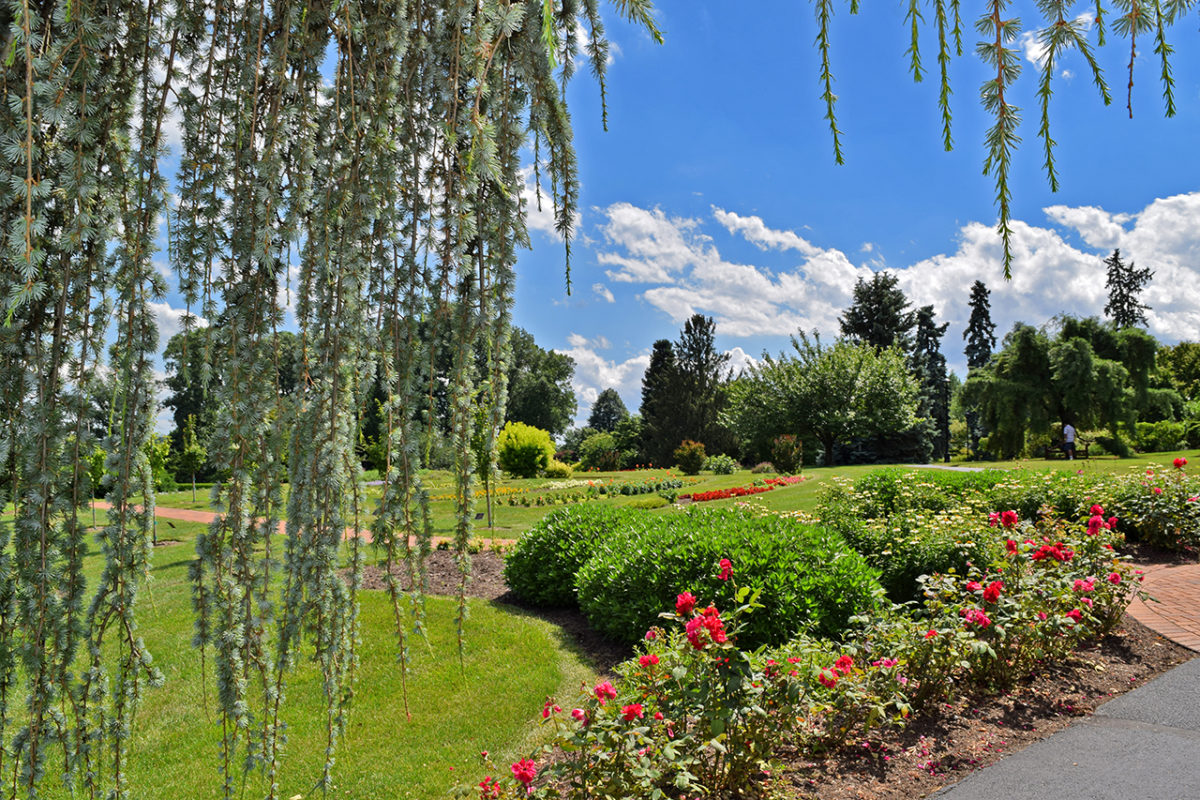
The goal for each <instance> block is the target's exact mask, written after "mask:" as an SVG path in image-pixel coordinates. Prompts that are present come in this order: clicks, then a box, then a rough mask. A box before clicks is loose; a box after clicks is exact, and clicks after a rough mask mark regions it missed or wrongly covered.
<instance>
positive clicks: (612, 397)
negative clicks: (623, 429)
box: [587, 388, 629, 433]
mask: <svg viewBox="0 0 1200 800" xmlns="http://www.w3.org/2000/svg"><path fill="white" fill-rule="evenodd" d="M628 417H629V410H628V409H627V408H625V402H624V401H623V400H621V395H619V394H617V390H616V389H612V388H608V389H605V390H604V391H602V392H601V393H600V395H599V396H598V397H597V398H596V402H594V403H592V413H591V414H590V415H589V416H588V421H587V424H588V427H589V428H595V429H596V430H598V431H600V432H601V433H612V432H613V431H615V430H616V429H617V425H619V424H621V421H622V420H624V419H627V418H628Z"/></svg>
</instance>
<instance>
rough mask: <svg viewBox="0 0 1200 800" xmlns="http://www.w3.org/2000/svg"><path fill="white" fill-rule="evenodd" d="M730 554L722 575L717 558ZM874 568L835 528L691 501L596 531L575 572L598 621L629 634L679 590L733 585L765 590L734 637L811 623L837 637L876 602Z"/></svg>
mask: <svg viewBox="0 0 1200 800" xmlns="http://www.w3.org/2000/svg"><path fill="white" fill-rule="evenodd" d="M723 558H728V559H730V560H731V561H732V562H733V580H732V581H730V582H728V583H723V582H722V581H720V580H719V579H718V577H717V569H716V565H717V564H718V563H719V562H720V560H721V559H723ZM876 574H877V573H876V572H875V570H873V569H871V568H870V567H868V566H867V564H866V562H864V561H863V559H862V557H861V556H859V555H858V554H857V553H855V552H854V551H853V550H852V549H850V548H849V547H848V546H847V545H846V542H845V540H843V539H842V537H841V536H839V535H838V534H837V533H836V532H835V531H833V530H831V529H829V528H824V527H819V526H812V525H805V524H802V523H800V522H797V521H796V520H792V519H785V518H782V517H778V516H775V515H766V516H755V515H753V514H750V513H747V512H744V511H739V510H736V509H705V508H693V509H689V510H688V511H687V512H681V513H676V514H665V515H649V516H646V517H645V518H644V519H642V520H641V521H640V524H639V525H637V526H636V528H634V529H631V530H629V531H628V532H626V533H624V534H622V535H620V536H615V537H611V538H606V539H604V540H602V541H599V542H597V543H596V545H595V550H594V552H593V555H592V557H591V558H590V559H588V561H587V562H586V563H585V564H584V565H583V567H582V568H581V569H580V570H579V573H578V575H577V576H576V583H575V585H576V590H577V594H578V596H579V606H580V608H581V609H582V610H583V612H584V614H586V615H587V617H588V620H589V622H591V624H592V626H593V627H594V628H596V629H597V630H598V631H600V632H602V633H604V634H605V635H606V636H609V637H611V638H613V639H617V640H619V641H623V642H634V641H637V640H638V639H640V638H641V637H642V635H643V634H644V633H645V632H646V630H647V629H648V628H649V627H650V626H652V625H654V624H656V623H657V620H658V614H659V612H660V611H662V609H663V608H670V607H671V605H672V604H673V603H674V601H675V597H676V595H678V594H679V593H680V592H683V591H690V592H692V593H693V594H695V595H696V596H697V597H709V598H715V600H714V602H716V603H717V605H718V606H721V607H724V606H728V605H730V602H731V595H732V593H733V591H734V586H735V585H742V586H753V587H755V588H758V589H761V590H762V595H761V598H760V602H761V603H762V604H763V606H764V608H763V609H762V610H761V611H758V612H756V613H755V614H754V615H753V619H751V620H750V621H749V624H748V626H747V628H746V630H745V632H744V634H743V638H742V639H741V640H740V642H739V644H741V645H742V646H743V647H756V646H758V645H760V644H765V643H776V644H778V643H781V642H784V641H787V640H788V639H789V638H791V637H792V636H794V635H795V634H796V633H797V632H798V631H800V630H802V629H805V628H808V627H811V628H812V629H814V630H815V631H816V632H818V633H820V634H822V635H825V636H831V637H837V636H838V635H839V634H840V633H841V632H842V631H843V629H844V628H845V626H846V624H847V622H848V620H849V619H850V617H851V616H853V615H855V614H861V613H866V612H869V611H871V610H873V609H874V608H875V607H876V605H877V603H878V602H879V600H880V597H881V595H882V591H881V589H880V586H879V583H878V581H877V580H876Z"/></svg>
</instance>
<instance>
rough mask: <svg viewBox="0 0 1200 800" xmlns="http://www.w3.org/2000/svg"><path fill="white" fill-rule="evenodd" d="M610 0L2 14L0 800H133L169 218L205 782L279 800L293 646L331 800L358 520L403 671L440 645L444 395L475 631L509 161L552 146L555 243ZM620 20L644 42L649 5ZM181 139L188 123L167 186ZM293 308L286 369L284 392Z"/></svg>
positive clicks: (154, 3)
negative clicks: (170, 183) (364, 524)
mask: <svg viewBox="0 0 1200 800" xmlns="http://www.w3.org/2000/svg"><path fill="white" fill-rule="evenodd" d="M598 3H599V0H525V1H524V2H521V1H520V0H470V2H467V0H269V1H268V2H258V1H257V0H256V1H255V2H248V1H246V0H136V1H135V0H60V1H59V2H55V0H6V2H4V3H3V4H2V5H0V39H2V44H3V52H2V55H3V58H4V62H3V64H4V65H3V70H4V84H3V91H4V93H5V98H4V99H5V102H4V104H3V106H2V107H0V109H2V110H0V115H2V116H3V129H2V134H3V139H2V146H0V159H2V163H3V169H4V170H5V172H6V174H5V175H4V178H5V179H4V180H3V181H0V206H2V207H3V209H4V224H3V227H2V228H0V236H3V250H2V254H3V256H2V257H3V268H2V270H0V303H2V304H3V306H2V310H3V325H2V326H0V401H2V402H3V403H4V404H5V408H7V409H10V410H11V413H10V414H8V415H7V416H6V418H5V419H4V420H3V422H2V423H0V464H2V465H3V471H4V474H3V477H2V479H0V486H2V487H3V492H4V498H3V499H4V500H5V501H6V502H7V501H11V502H13V503H14V504H15V519H14V523H13V525H12V526H11V527H9V526H4V527H2V528H0V797H3V798H9V797H14V798H15V797H31V798H32V797H36V796H38V795H39V793H40V792H41V790H42V789H41V787H42V786H43V784H44V783H45V782H46V781H58V780H60V779H61V778H65V780H66V782H67V784H69V785H70V786H71V787H72V789H73V790H74V791H75V792H76V793H77V794H78V795H79V796H86V797H92V798H95V797H101V796H103V797H124V796H128V794H129V787H128V782H127V778H126V775H127V773H128V770H127V764H128V762H129V760H130V759H132V758H137V757H138V756H139V754H137V753H132V752H130V749H129V734H130V730H131V720H132V718H133V714H134V712H135V709H136V704H137V702H138V698H139V695H140V692H141V690H142V688H143V687H146V686H150V685H154V684H156V683H157V682H159V681H160V680H161V676H160V675H159V674H158V672H157V671H156V670H155V668H154V667H153V661H152V657H151V654H150V653H148V652H147V651H146V648H145V646H144V644H143V642H142V640H141V639H140V637H139V636H138V633H137V617H136V609H137V600H138V590H139V588H140V587H141V586H142V584H143V583H144V582H145V580H146V578H147V576H148V575H149V572H150V569H151V565H150V549H151V548H150V542H151V535H152V526H153V510H154V487H153V485H152V481H151V476H150V467H149V464H148V462H147V458H146V456H145V455H144V454H145V452H146V449H147V448H146V445H147V441H148V439H149V437H150V434H151V428H152V425H153V419H154V415H155V412H156V408H155V381H154V376H153V369H152V367H153V364H154V358H155V355H156V353H157V349H158V347H157V333H156V324H155V319H154V314H153V306H152V304H153V303H154V302H155V301H156V300H157V299H158V298H159V297H160V296H161V295H162V293H163V292H164V291H165V289H166V285H165V283H164V279H163V277H162V270H161V269H160V267H161V263H160V262H161V261H162V258H163V256H162V254H159V253H157V252H156V242H157V241H158V240H159V239H160V235H161V230H162V228H163V227H164V223H165V227H166V229H167V231H168V248H167V253H166V259H167V260H168V261H169V262H170V267H171V271H172V272H173V273H174V276H175V279H176V280H177V281H178V285H179V290H180V292H181V294H182V296H183V297H184V298H185V300H186V302H187V305H188V315H187V316H186V317H185V327H186V328H187V329H188V330H190V331H193V332H195V333H197V334H199V335H198V336H193V337H192V338H191V339H189V341H191V342H202V346H203V348H204V350H205V354H204V355H205V357H204V358H201V359H197V362H198V363H204V364H208V365H212V366H206V367H204V370H205V373H204V374H203V375H202V376H201V377H202V379H203V382H204V384H205V385H206V386H207V389H206V391H207V392H208V394H209V397H210V400H211V403H212V405H213V406H214V407H215V408H217V409H218V411H217V419H216V422H215V424H214V425H213V426H212V431H211V433H210V435H209V439H208V441H207V442H205V447H206V449H207V452H208V453H209V454H210V458H211V460H212V461H213V462H214V466H215V467H216V468H217V471H218V473H219V474H220V476H221V479H220V481H219V482H218V483H217V485H216V486H215V487H214V489H213V493H212V499H213V503H214V506H215V507H216V508H217V509H219V513H218V515H217V517H216V520H215V521H214V522H213V523H212V524H211V525H210V527H209V529H208V530H207V532H206V533H205V534H204V535H202V536H201V537H199V539H198V541H197V545H196V560H195V561H194V562H193V564H192V567H191V580H192V584H193V605H194V608H195V611H196V622H195V636H194V642H195V644H196V646H197V648H198V651H199V657H200V658H201V659H202V661H203V664H204V670H205V673H206V675H211V677H210V678H208V679H207V680H211V681H212V683H213V685H214V687H215V692H214V693H213V697H214V698H215V706H216V708H215V711H216V713H217V715H218V719H219V722H220V726H221V730H222V736H221V742H220V750H219V754H218V756H219V759H218V770H219V773H218V772H217V771H216V770H215V771H214V776H216V775H217V774H220V775H221V777H222V780H223V788H222V794H223V795H224V796H225V797H233V796H234V795H235V794H237V795H240V794H241V792H242V790H243V786H244V778H245V776H246V773H247V771H252V770H258V771H261V772H262V774H263V775H264V776H265V778H266V783H265V785H266V786H267V787H268V788H267V796H268V797H272V798H273V797H277V796H278V793H279V788H278V785H279V775H280V768H281V764H282V759H283V757H284V754H285V752H286V738H285V731H286V723H287V716H288V706H287V704H286V702H285V699H286V697H285V696H286V691H287V682H288V674H289V668H290V667H291V666H292V665H294V664H295V663H296V662H297V661H298V660H300V659H311V660H314V661H315V662H316V664H317V665H318V667H319V670H320V674H321V676H322V682H323V687H324V692H325V698H326V720H325V722H326V731H327V737H326V750H325V766H324V769H323V770H322V774H320V775H316V776H313V780H314V782H315V783H317V784H318V785H321V786H323V787H324V788H326V789H328V788H329V787H330V786H331V785H332V783H331V782H332V780H333V777H332V772H331V770H332V766H333V763H334V754H335V749H336V745H337V741H338V738H339V735H340V734H341V732H342V731H343V730H344V726H345V723H346V713H347V709H348V704H349V702H350V699H351V698H352V696H353V688H352V681H353V675H354V671H355V663H356V662H355V644H356V642H357V639H358V636H359V633H358V624H359V618H358V614H357V596H356V592H357V589H358V587H359V585H360V575H361V565H362V561H363V548H364V547H366V546H367V539H366V534H363V533H361V532H359V530H358V529H359V521H360V518H361V515H362V514H364V513H366V512H367V511H373V512H374V516H375V521H374V522H373V524H372V526H371V533H370V537H371V539H373V542H374V546H376V547H378V548H379V549H380V550H381V554H382V557H383V560H384V561H385V563H386V565H387V568H388V576H387V581H388V582H387V587H388V591H389V594H390V596H391V601H392V605H393V618H394V622H395V632H396V636H397V638H398V644H399V646H398V673H399V677H400V679H401V680H405V679H406V677H407V675H406V670H407V668H408V665H409V661H410V655H409V653H410V647H409V640H410V638H411V636H412V634H413V633H416V634H417V635H420V634H421V633H422V632H423V630H424V607H423V603H422V601H421V593H422V590H423V587H424V585H425V574H426V569H425V564H424V560H425V556H426V555H427V554H428V553H429V551H430V542H431V534H432V524H431V517H430V513H429V508H428V501H427V495H426V492H425V489H424V487H423V486H422V485H421V480H420V477H419V476H420V472H419V468H420V467H422V466H423V464H422V456H423V453H422V444H423V441H422V440H423V439H425V440H426V441H425V442H424V444H425V446H426V447H425V455H426V456H427V455H428V447H429V446H430V442H429V440H430V438H431V437H430V436H429V435H428V434H429V433H430V430H431V429H432V427H433V425H432V422H433V417H434V411H433V406H434V402H433V394H434V393H435V392H436V393H438V394H439V395H440V399H439V401H438V402H439V403H441V404H442V406H443V407H444V408H446V409H448V413H447V414H446V415H445V417H444V419H446V420H447V423H446V425H447V428H446V430H445V431H444V432H439V435H441V436H443V437H444V438H448V440H449V442H450V443H451V447H452V461H453V465H454V469H455V473H456V475H457V480H456V483H455V495H456V497H457V502H456V513H457V518H456V519H457V522H456V526H455V535H454V540H455V547H456V557H457V559H458V564H459V566H460V569H461V576H462V577H461V580H460V601H459V613H458V620H459V630H460V637H459V641H460V649H461V648H462V647H463V646H464V644H463V639H462V636H461V632H462V630H463V626H464V625H465V624H466V620H467V604H466V586H467V581H468V580H469V570H470V561H469V557H468V554H467V544H468V542H469V539H470V536H471V526H472V524H473V516H474V515H473V506H472V504H473V497H474V494H475V486H474V476H475V475H476V474H482V475H483V476H484V478H485V480H486V481H489V483H488V484H487V485H489V486H490V480H491V477H492V475H493V474H494V472H495V440H496V433H497V431H498V429H499V427H500V424H501V422H502V421H503V419H504V405H505V398H506V387H505V384H504V381H505V378H504V376H505V374H506V364H507V359H508V327H509V322H510V310H511V305H512V293H513V285H514V277H513V268H514V264H515V261H516V247H517V245H518V244H527V234H526V230H525V225H524V220H523V213H524V210H523V208H522V205H521V201H520V195H521V189H522V176H521V172H520V168H521V158H522V153H523V152H524V148H525V147H526V146H527V145H529V144H532V145H533V147H534V149H535V151H536V152H537V153H538V154H539V158H536V159H535V164H534V167H535V170H536V171H537V173H538V181H539V185H540V183H541V181H542V180H543V179H544V180H545V181H546V183H548V185H549V192H548V194H549V196H550V197H549V199H550V201H551V202H552V203H553V205H554V209H555V215H556V225H557V228H558V230H559V231H560V232H561V233H562V234H563V236H564V238H565V239H567V240H568V241H569V239H570V234H571V228H572V225H573V221H574V219H575V215H576V202H577V195H578V179H577V177H576V172H575V157H574V151H573V149H572V142H571V127H570V118H569V116H568V113H567V109H566V105H565V101H564V91H565V85H566V81H567V79H569V78H570V76H571V75H572V74H573V73H574V71H575V62H576V60H577V58H578V55H579V52H578V50H579V45H578V44H577V39H576V36H577V31H579V30H580V29H582V30H586V31H588V32H589V36H588V37H587V38H588V42H587V44H586V46H585V47H586V53H587V55H588V57H589V60H590V61H591V69H592V71H593V74H594V75H595V77H596V78H597V79H598V80H599V81H600V83H601V91H602V95H603V91H604V86H603V83H604V67H605V61H606V57H605V56H606V54H607V52H608V44H607V42H606V41H605V38H604V28H603V25H602V23H601V19H600V9H599V7H598ZM614 6H615V9H616V11H617V12H618V13H619V14H620V15H621V16H622V17H624V18H626V19H628V20H630V21H631V22H633V23H635V24H637V25H639V26H641V27H644V28H645V29H646V30H648V31H649V32H650V34H651V35H652V36H654V37H655V38H656V39H661V36H660V34H659V32H658V30H657V27H656V25H655V21H654V17H653V9H652V6H651V4H650V3H649V2H647V1H646V0H616V2H614ZM600 113H601V116H602V118H603V117H604V115H605V109H604V108H603V104H602V108H601V110H600ZM168 131H172V132H175V131H177V132H178V142H177V143H176V144H175V145H173V147H172V150H173V152H174V155H176V156H178V171H177V173H176V174H175V175H174V187H173V195H171V196H170V197H169V196H168V193H167V182H166V177H167V176H164V175H163V174H162V172H161V171H160V169H161V167H160V164H163V163H165V160H164V158H163V157H164V156H165V155H166V154H167V152H168V147H167V145H166V141H167V139H168V136H167V134H168ZM531 140H532V142H531ZM543 159H544V160H543ZM567 255H568V258H569V250H568V253H567ZM568 286H569V272H568ZM289 312H290V314H291V318H292V319H294V320H295V322H296V325H298V327H299V336H298V339H297V341H298V351H299V353H298V356H296V358H295V360H296V368H295V372H296V376H295V378H296V379H295V381H294V382H289V383H288V385H286V386H285V385H284V384H283V381H281V378H280V375H281V370H280V363H281V361H282V359H283V358H284V354H282V353H281V340H282V337H281V331H282V328H283V327H284V326H285V325H287V324H289V322H290V319H289ZM288 358H291V355H290V354H288ZM447 365H448V366H447ZM376 384H381V385H382V389H383V397H384V400H383V401H382V402H380V404H379V406H380V409H381V415H382V418H383V420H384V423H383V427H384V431H383V434H382V436H381V438H382V439H383V441H384V442H385V443H386V447H385V458H384V460H385V469H384V470H383V479H384V480H383V483H384V485H383V487H382V493H381V498H380V500H379V503H378V507H377V508H374V509H366V508H364V507H363V502H364V501H363V497H364V494H363V492H362V475H361V467H360V459H359V457H358V455H357V454H356V452H355V446H356V444H357V432H358V429H359V425H360V418H361V416H362V414H363V409H364V408H365V407H366V404H367V402H368V398H369V397H370V396H371V393H372V391H373V387H375V386H376ZM426 393H428V395H429V397H428V400H429V401H430V402H423V401H425V400H426V399H427V398H426V397H425V395H426ZM97 409H101V412H100V413H97ZM426 410H427V412H428V414H429V415H430V416H429V417H428V418H424V417H423V416H422V415H423V414H425V413H426ZM98 420H100V422H98ZM441 424H442V422H441V421H439V422H438V425H441ZM427 425H429V426H430V428H429V429H427V428H426V426H427ZM97 448H102V449H103V451H104V452H105V453H107V457H106V460H105V470H104V471H105V477H104V484H105V486H104V488H105V490H106V492H107V498H108V500H109V502H110V503H111V506H112V508H111V510H110V511H109V513H108V521H107V523H106V524H105V525H104V526H103V528H102V529H101V530H100V531H99V532H98V533H97V534H96V535H97V536H98V541H99V543H100V549H101V551H102V554H103V557H104V567H103V569H102V571H101V574H100V577H99V578H98V579H97V580H96V581H95V583H94V585H89V584H88V582H86V581H85V580H84V573H83V558H84V554H85V553H86V552H87V545H88V540H87V537H88V536H89V535H91V534H89V532H88V530H87V527H86V524H85V522H84V513H83V512H84V510H85V509H87V507H88V504H89V501H90V499H91V498H92V497H93V489H94V488H96V487H94V486H92V485H91V477H90V476H91V474H92V473H91V472H90V471H89V466H90V465H91V464H92V462H93V459H92V454H93V453H94V452H96V450H97ZM285 480H286V482H287V483H288V485H289V492H288V495H287V499H286V505H285V500H284V494H283V492H282V487H283V485H284V482H285ZM285 518H286V523H283V522H282V521H283V520H284V519H285ZM281 526H282V530H283V533H282V535H281V533H280V531H281ZM347 565H348V566H349V569H348V570H347V569H344V568H345V567H346V566H347ZM405 578H407V581H408V584H409V586H407V587H406V586H405ZM50 764H54V767H53V768H50V767H49V766H48V765H50ZM60 776H61V778H60Z"/></svg>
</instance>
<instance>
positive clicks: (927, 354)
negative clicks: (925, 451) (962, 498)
mask: <svg viewBox="0 0 1200 800" xmlns="http://www.w3.org/2000/svg"><path fill="white" fill-rule="evenodd" d="M933 318H934V312H933V306H922V307H921V308H920V309H918V310H917V332H916V340H915V342H914V343H913V355H912V371H913V375H914V376H915V377H916V378H917V380H918V381H919V383H920V386H921V393H920V406H919V410H918V414H919V415H920V416H922V417H926V418H928V419H930V420H932V421H933V427H934V437H933V456H934V458H942V459H943V460H945V461H949V460H950V379H949V376H948V375H947V372H946V357H945V356H944V355H943V354H942V350H941V342H942V336H944V335H945V333H946V328H948V327H949V326H950V323H948V322H943V323H942V324H941V325H937V324H935V323H934V321H933Z"/></svg>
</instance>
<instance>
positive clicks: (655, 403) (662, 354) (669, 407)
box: [640, 339, 679, 465]
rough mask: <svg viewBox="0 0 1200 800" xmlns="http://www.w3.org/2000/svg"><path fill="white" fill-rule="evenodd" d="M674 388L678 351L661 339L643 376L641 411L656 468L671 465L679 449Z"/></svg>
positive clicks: (645, 446) (644, 439)
mask: <svg viewBox="0 0 1200 800" xmlns="http://www.w3.org/2000/svg"><path fill="white" fill-rule="evenodd" d="M675 386H676V379H675V348H674V346H673V345H672V344H671V341H670V340H669V339H659V340H658V341H657V342H655V343H654V348H653V349H652V350H651V352H650V363H649V365H647V367H646V372H645V374H644V375H642V406H641V409H640V412H641V416H642V446H643V449H644V450H645V452H646V456H647V457H648V458H649V460H650V462H651V463H653V464H657V465H663V464H669V463H671V453H672V452H674V450H675V448H676V447H677V446H678V445H679V440H677V439H676V438H675V435H676V426H675V411H676V403H675V401H676V397H675V395H674V391H675Z"/></svg>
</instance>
